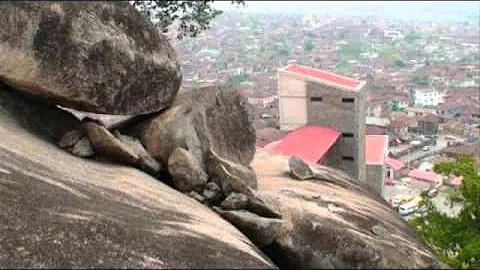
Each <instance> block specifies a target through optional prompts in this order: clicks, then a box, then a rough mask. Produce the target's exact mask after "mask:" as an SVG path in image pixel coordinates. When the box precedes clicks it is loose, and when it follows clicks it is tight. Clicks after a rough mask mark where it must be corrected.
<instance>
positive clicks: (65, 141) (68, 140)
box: [58, 129, 85, 148]
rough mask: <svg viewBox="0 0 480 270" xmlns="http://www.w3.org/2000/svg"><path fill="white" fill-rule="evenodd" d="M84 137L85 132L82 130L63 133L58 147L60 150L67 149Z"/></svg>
mask: <svg viewBox="0 0 480 270" xmlns="http://www.w3.org/2000/svg"><path fill="white" fill-rule="evenodd" d="M84 136H85V132H84V131H83V130H82V129H74V130H72V131H69V132H67V133H65V135H63V136H62V138H61V139H60V141H59V142H58V146H60V147H61V148H68V147H72V146H74V145H75V144H76V143H77V142H78V141H80V140H81V139H82V138H83V137H84Z"/></svg>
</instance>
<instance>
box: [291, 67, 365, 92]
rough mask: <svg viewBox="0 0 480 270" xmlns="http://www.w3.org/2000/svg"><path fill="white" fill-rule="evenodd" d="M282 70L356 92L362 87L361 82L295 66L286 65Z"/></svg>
mask: <svg viewBox="0 0 480 270" xmlns="http://www.w3.org/2000/svg"><path fill="white" fill-rule="evenodd" d="M284 70H285V71H289V72H291V73H294V74H297V75H300V76H304V77H307V78H314V79H316V80H317V81H318V80H320V81H322V82H324V83H327V84H333V85H335V86H340V87H342V88H346V89H349V90H355V91H357V90H359V89H360V88H361V87H362V86H363V85H364V82H363V81H358V80H355V79H352V78H349V77H345V76H341V75H337V74H334V73H331V72H327V71H323V70H319V69H316V68H311V67H305V66H300V65H296V64H292V65H288V66H287V67H286V68H285V69H284Z"/></svg>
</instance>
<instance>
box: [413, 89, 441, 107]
mask: <svg viewBox="0 0 480 270" xmlns="http://www.w3.org/2000/svg"><path fill="white" fill-rule="evenodd" d="M412 99H413V103H414V105H415V106H422V107H436V106H438V104H440V103H441V102H442V97H441V95H440V94H439V92H438V91H437V90H434V89H415V90H414V91H413V95H412Z"/></svg>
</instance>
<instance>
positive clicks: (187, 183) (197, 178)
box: [168, 147, 208, 192]
mask: <svg viewBox="0 0 480 270" xmlns="http://www.w3.org/2000/svg"><path fill="white" fill-rule="evenodd" d="M168 172H169V173H170V175H171V176H172V180H173V183H174V185H175V187H176V188H177V189H178V190H180V191H181V192H190V191H192V190H195V191H202V190H203V187H204V186H205V184H206V183H207V180H208V175H207V173H205V172H204V171H203V169H202V166H201V165H200V164H199V162H198V160H197V159H196V158H195V157H194V156H193V155H192V154H190V152H188V151H187V150H185V149H183V148H180V147H178V148H177V149H175V151H173V153H172V154H171V155H170V157H169V158H168Z"/></svg>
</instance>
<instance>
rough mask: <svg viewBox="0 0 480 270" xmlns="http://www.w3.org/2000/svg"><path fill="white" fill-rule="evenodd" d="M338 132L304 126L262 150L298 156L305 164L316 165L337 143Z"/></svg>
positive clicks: (319, 127)
mask: <svg viewBox="0 0 480 270" xmlns="http://www.w3.org/2000/svg"><path fill="white" fill-rule="evenodd" d="M339 136H340V132H338V131H336V130H334V129H331V128H327V127H322V126H305V127H301V128H299V129H297V130H295V131H292V132H290V133H289V134H288V135H287V136H286V137H285V138H283V139H281V140H279V141H275V142H271V143H269V144H267V145H266V146H265V147H264V148H265V149H268V150H271V151H272V152H275V153H278V154H282V155H286V156H294V155H295V156H298V157H300V158H301V159H303V160H304V161H306V162H311V163H316V162H318V161H319V160H320V159H322V157H323V156H324V155H325V154H326V153H327V152H328V150H329V149H330V147H332V145H333V144H334V143H335V142H336V141H337V139H338V137H339Z"/></svg>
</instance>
